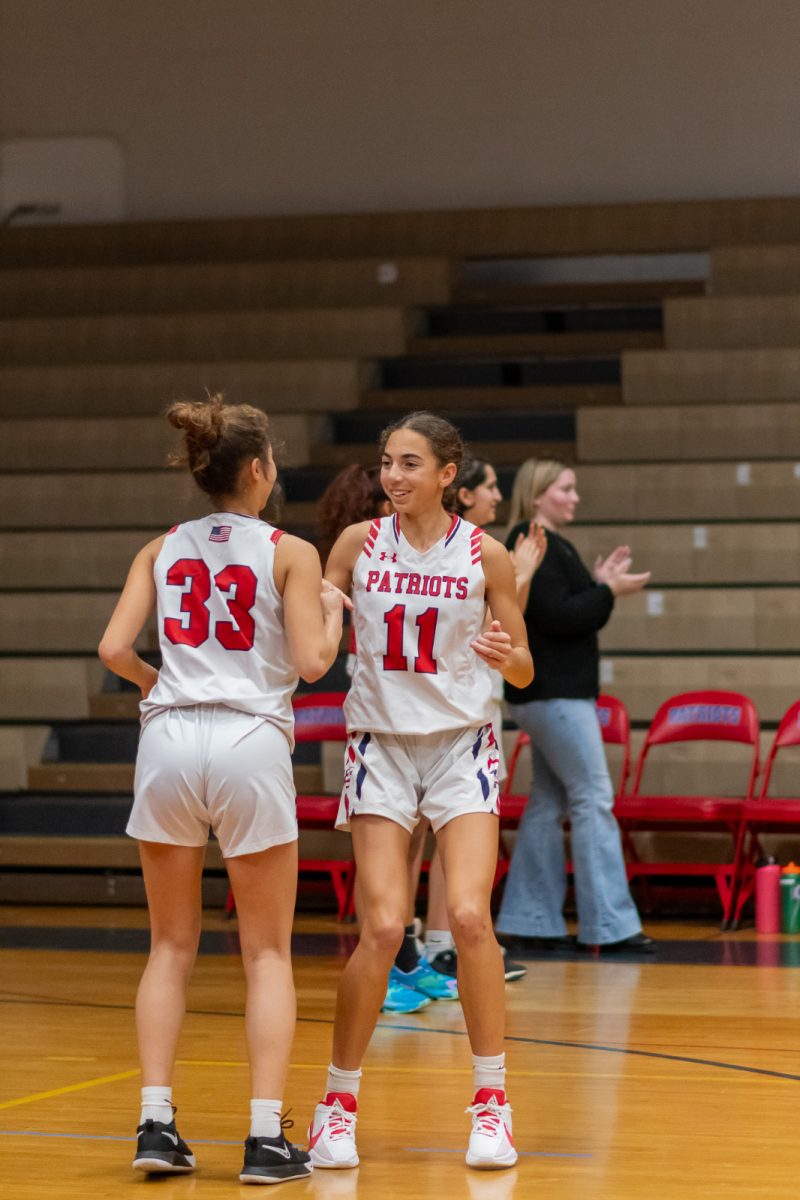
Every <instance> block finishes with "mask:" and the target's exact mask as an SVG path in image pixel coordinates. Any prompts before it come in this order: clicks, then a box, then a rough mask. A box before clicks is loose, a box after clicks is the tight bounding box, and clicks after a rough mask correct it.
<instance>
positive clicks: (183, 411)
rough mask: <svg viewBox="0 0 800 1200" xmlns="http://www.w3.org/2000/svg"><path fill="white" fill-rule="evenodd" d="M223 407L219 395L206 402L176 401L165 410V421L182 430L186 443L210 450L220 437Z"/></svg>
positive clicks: (223, 404) (210, 397)
mask: <svg viewBox="0 0 800 1200" xmlns="http://www.w3.org/2000/svg"><path fill="white" fill-rule="evenodd" d="M224 407H225V402H224V400H223V398H222V396H221V395H220V394H219V393H217V394H216V395H214V396H209V398H208V399H207V400H176V401H175V403H174V404H171V405H170V407H169V408H168V409H167V420H168V421H169V423H170V424H171V425H174V426H175V428H176V429H182V430H183V432H184V433H185V435H186V440H187V442H190V443H193V444H194V445H195V446H198V447H203V448H204V449H207V450H210V449H211V448H212V447H213V446H216V444H217V442H218V441H219V439H220V437H221V436H222V430H223V425H224V422H223V416H222V413H223V409H224Z"/></svg>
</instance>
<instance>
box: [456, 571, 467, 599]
mask: <svg viewBox="0 0 800 1200" xmlns="http://www.w3.org/2000/svg"><path fill="white" fill-rule="evenodd" d="M468 595H469V580H468V579H467V577H466V575H462V576H461V577H460V578H459V579H457V580H456V599H457V600H466V598H467V596H468Z"/></svg>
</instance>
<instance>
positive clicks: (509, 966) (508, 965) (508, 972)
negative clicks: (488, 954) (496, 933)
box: [428, 946, 528, 983]
mask: <svg viewBox="0 0 800 1200" xmlns="http://www.w3.org/2000/svg"><path fill="white" fill-rule="evenodd" d="M500 949H501V950H502V951H503V974H504V976H505V979H506V982H507V983H513V982H514V980H516V979H522V978H523V977H524V976H525V975H527V974H528V968H527V967H523V965H522V963H518V962H509V959H508V953H507V952H506V948H505V946H501V947H500ZM428 966H429V967H433V969H434V971H438V972H439V974H440V975H450V976H451V978H453V979H455V977H456V973H457V971H458V955H457V954H456V952H455V950H440V951H439V953H438V954H437V955H435V956H434V957H433V958H432V959H431V960H430V962H429V963H428Z"/></svg>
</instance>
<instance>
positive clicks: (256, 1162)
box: [239, 1117, 314, 1183]
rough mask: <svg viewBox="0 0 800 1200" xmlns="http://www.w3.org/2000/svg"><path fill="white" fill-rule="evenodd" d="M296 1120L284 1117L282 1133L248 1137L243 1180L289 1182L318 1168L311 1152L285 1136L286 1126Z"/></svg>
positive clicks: (245, 1147) (248, 1181)
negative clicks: (295, 1144)
mask: <svg viewBox="0 0 800 1200" xmlns="http://www.w3.org/2000/svg"><path fill="white" fill-rule="evenodd" d="M293 1124H294V1121H288V1120H287V1119H286V1117H284V1118H283V1119H282V1120H281V1132H280V1135H279V1136H278V1137H249V1138H246V1139H245V1143H244V1166H243V1167H242V1172H241V1175H240V1176H239V1181H240V1183H288V1182H289V1180H291V1179H307V1178H308V1176H309V1175H310V1174H311V1172H312V1171H313V1169H314V1168H313V1167H312V1165H311V1158H310V1156H309V1155H308V1154H307V1152H306V1151H305V1150H301V1149H300V1147H299V1146H293V1145H292V1143H291V1142H288V1141H287V1140H286V1138H285V1137H284V1136H283V1130H284V1129H288V1128H290V1127H291V1126H292V1125H293Z"/></svg>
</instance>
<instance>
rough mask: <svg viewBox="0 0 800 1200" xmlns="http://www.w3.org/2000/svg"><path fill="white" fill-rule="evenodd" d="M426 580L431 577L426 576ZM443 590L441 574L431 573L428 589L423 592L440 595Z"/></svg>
mask: <svg viewBox="0 0 800 1200" xmlns="http://www.w3.org/2000/svg"><path fill="white" fill-rule="evenodd" d="M425 579H426V581H427V580H428V579H429V577H428V576H427V575H426V576H425ZM441 590H442V578H441V576H440V575H431V576H430V582H429V583H428V588H427V591H425V592H424V593H423V595H425V596H438V595H439V593H440V592H441Z"/></svg>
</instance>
